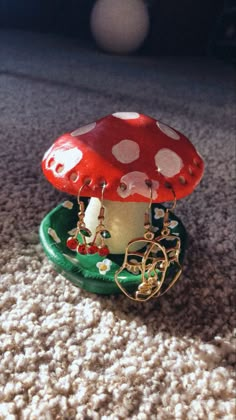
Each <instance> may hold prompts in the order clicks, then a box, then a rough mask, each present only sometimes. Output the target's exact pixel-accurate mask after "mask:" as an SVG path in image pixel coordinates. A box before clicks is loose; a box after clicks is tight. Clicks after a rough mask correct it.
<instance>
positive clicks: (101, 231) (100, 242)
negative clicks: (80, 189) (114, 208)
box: [88, 182, 111, 257]
mask: <svg viewBox="0 0 236 420" xmlns="http://www.w3.org/2000/svg"><path fill="white" fill-rule="evenodd" d="M105 188H106V183H105V182H104V183H103V184H102V194H101V207H100V211H99V215H98V222H99V223H98V226H97V227H96V231H95V236H94V240H93V242H92V243H91V244H90V245H89V246H88V253H89V254H95V253H96V252H97V253H98V254H99V255H100V256H101V257H106V256H107V255H108V254H109V253H110V251H109V248H108V246H107V245H106V244H105V239H109V238H110V237H111V234H110V232H109V231H108V230H107V229H106V227H105V225H104V219H105V207H104V205H103V199H104V198H103V196H104V190H105Z"/></svg>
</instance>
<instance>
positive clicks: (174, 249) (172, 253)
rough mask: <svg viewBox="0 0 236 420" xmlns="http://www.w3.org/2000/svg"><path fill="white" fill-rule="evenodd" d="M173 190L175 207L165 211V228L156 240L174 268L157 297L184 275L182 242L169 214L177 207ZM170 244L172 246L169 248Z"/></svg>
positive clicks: (170, 265) (163, 227)
mask: <svg viewBox="0 0 236 420" xmlns="http://www.w3.org/2000/svg"><path fill="white" fill-rule="evenodd" d="M167 187H168V188H170V189H171V191H172V194H173V197H174V200H173V205H172V206H171V207H170V208H166V209H165V213H164V218H163V226H162V230H161V235H160V236H158V237H157V238H156V240H157V241H158V242H159V243H160V244H162V243H163V246H164V247H165V250H166V255H167V258H168V266H169V267H172V270H173V272H171V273H170V274H169V272H167V276H166V278H165V282H164V283H163V286H162V288H161V290H160V291H159V293H158V294H157V297H159V296H161V295H163V294H164V293H166V292H167V291H168V290H169V289H170V288H171V287H172V286H173V285H174V284H175V283H176V281H177V280H178V279H179V277H180V275H181V273H182V266H181V264H180V261H179V256H180V251H181V240H180V238H179V237H178V236H176V235H173V234H172V233H171V231H170V225H171V222H170V221H169V213H170V212H173V211H174V209H175V207H176V195H175V191H174V189H173V188H172V187H171V186H169V185H168V186H167ZM169 244H171V245H170V246H169Z"/></svg>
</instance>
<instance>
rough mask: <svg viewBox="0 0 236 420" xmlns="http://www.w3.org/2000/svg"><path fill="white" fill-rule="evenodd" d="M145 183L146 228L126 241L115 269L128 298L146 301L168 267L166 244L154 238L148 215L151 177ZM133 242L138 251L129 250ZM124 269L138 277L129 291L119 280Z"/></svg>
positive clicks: (150, 203) (156, 290) (119, 285)
mask: <svg viewBox="0 0 236 420" xmlns="http://www.w3.org/2000/svg"><path fill="white" fill-rule="evenodd" d="M146 185H147V186H148V188H149V191H150V200H149V205H148V209H147V211H146V212H145V215H144V229H145V232H144V235H143V238H136V239H134V240H132V241H130V242H129V243H128V245H127V247H126V250H125V257H124V261H123V264H122V266H121V267H120V269H119V270H117V271H116V273H115V281H116V284H117V286H118V287H119V288H120V289H121V290H122V292H123V293H124V294H125V295H126V296H127V297H128V298H130V299H131V300H135V301H139V302H144V301H147V300H149V299H151V298H152V297H154V296H155V295H157V294H158V293H159V291H160V288H161V286H162V284H163V282H164V279H165V275H166V271H167V268H168V258H167V253H166V250H165V247H164V246H162V245H161V244H160V243H159V242H158V241H157V240H156V238H155V233H154V232H153V229H152V223H151V217H150V211H151V206H152V199H153V197H152V183H151V181H146ZM134 246H135V249H138V251H133V250H132V248H133V247H134ZM124 270H126V271H129V272H131V273H132V274H133V275H134V276H138V277H139V279H140V284H139V286H138V289H137V290H134V292H133V293H132V294H131V293H130V292H129V291H128V290H126V289H125V287H124V286H123V284H122V276H121V273H122V272H123V271H124Z"/></svg>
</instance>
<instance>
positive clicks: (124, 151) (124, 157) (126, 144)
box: [112, 139, 140, 163]
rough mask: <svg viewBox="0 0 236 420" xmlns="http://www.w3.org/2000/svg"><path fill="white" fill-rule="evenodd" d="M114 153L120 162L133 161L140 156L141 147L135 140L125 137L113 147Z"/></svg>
mask: <svg viewBox="0 0 236 420" xmlns="http://www.w3.org/2000/svg"><path fill="white" fill-rule="evenodd" d="M112 153H113V155H114V156H115V158H116V159H117V160H118V161H119V162H121V163H131V162H134V161H135V160H136V159H138V158H139V155H140V148H139V145H138V143H136V142H135V141H133V140H128V139H125V140H121V141H120V142H119V143H117V144H116V145H115V146H113V147H112Z"/></svg>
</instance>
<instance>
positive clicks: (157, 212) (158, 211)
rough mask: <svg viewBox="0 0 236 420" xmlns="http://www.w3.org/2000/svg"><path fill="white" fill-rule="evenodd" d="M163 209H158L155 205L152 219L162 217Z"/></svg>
mask: <svg viewBox="0 0 236 420" xmlns="http://www.w3.org/2000/svg"><path fill="white" fill-rule="evenodd" d="M164 214H165V212H164V210H163V209H159V208H158V207H156V208H155V209H154V219H156V220H157V219H161V218H162V217H164Z"/></svg>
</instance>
